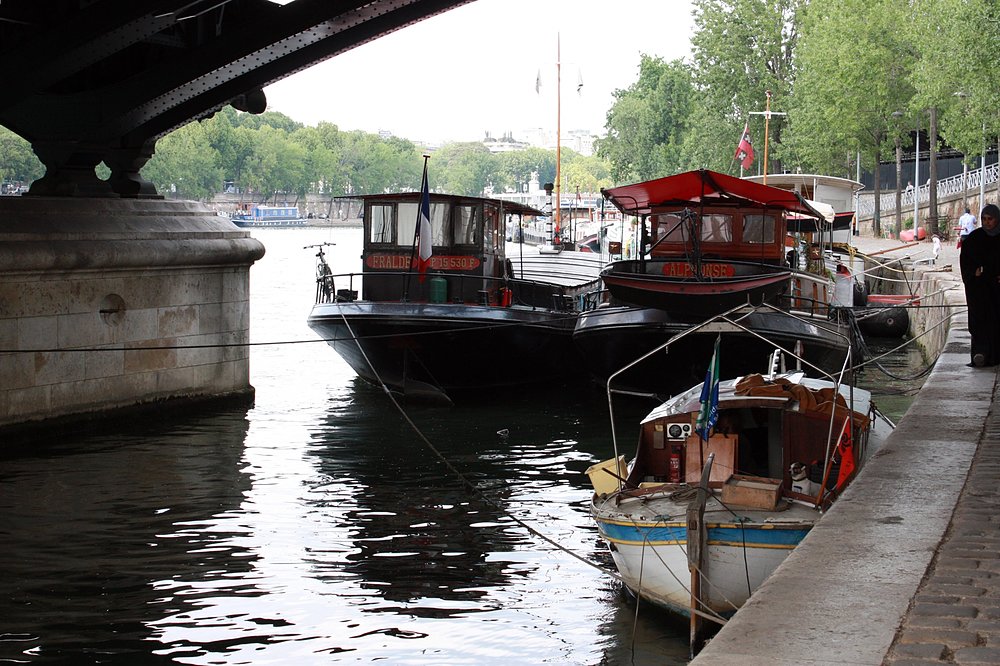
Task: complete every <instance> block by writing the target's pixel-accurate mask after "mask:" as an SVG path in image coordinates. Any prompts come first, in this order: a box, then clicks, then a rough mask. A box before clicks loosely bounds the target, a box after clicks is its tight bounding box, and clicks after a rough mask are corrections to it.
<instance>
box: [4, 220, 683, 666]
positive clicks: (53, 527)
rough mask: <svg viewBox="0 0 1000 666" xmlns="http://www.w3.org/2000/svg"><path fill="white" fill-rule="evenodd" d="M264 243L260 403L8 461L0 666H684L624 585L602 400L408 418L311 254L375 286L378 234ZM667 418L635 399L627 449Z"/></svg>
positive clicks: (560, 395) (589, 395)
mask: <svg viewBox="0 0 1000 666" xmlns="http://www.w3.org/2000/svg"><path fill="white" fill-rule="evenodd" d="M253 235H254V236H255V237H257V238H258V239H260V240H261V241H262V242H263V243H264V244H265V245H266V247H267V254H266V255H265V256H264V258H263V259H262V260H261V261H259V262H258V263H257V264H256V265H255V266H254V267H253V268H252V270H251V310H252V314H251V321H252V323H251V340H252V342H253V343H254V344H255V346H254V347H253V348H252V350H251V382H252V384H253V385H254V387H255V388H256V398H255V401H254V403H253V405H252V406H217V407H213V408H205V409H187V410H182V411H180V412H178V411H176V410H172V411H169V412H165V413H164V414H163V415H161V416H159V417H153V418H151V417H144V418H142V419H133V420H120V419H117V420H103V421H101V422H99V423H96V424H92V425H88V426H86V427H83V426H81V427H79V428H77V429H75V430H74V431H72V432H61V433H58V434H56V433H53V434H51V435H46V436H43V437H38V438H36V441H35V442H33V443H32V445H31V446H30V447H29V448H27V449H23V448H22V449H19V450H18V451H17V452H16V453H14V454H7V455H5V456H4V458H3V459H0V567H2V570H3V572H4V573H3V576H2V578H0V662H4V663H26V664H54V663H60V664H61V663H67V664H129V665H131V664H328V663H359V662H360V663H367V662H374V661H381V662H385V663H390V664H538V663H543V662H552V663H559V664H564V663H565V664H621V663H628V664H635V665H643V664H683V663H685V662H686V661H687V657H688V647H687V627H686V626H685V625H684V624H683V623H678V622H676V621H675V620H673V619H672V618H670V617H669V616H667V615H665V614H663V613H661V612H659V611H657V610H656V609H653V608H650V607H648V606H647V605H642V606H640V607H638V609H637V607H636V605H635V603H634V602H633V601H631V600H630V599H629V598H628V596H627V595H626V594H625V593H624V592H623V591H622V589H621V586H620V584H619V583H617V582H616V581H615V580H614V579H613V578H612V577H611V576H609V575H607V574H606V573H605V572H604V570H612V569H613V564H612V562H611V560H610V557H609V556H608V554H607V551H606V548H605V547H604V546H602V545H601V543H600V542H599V540H598V538H597V535H596V531H595V529H594V528H593V526H592V523H591V521H590V518H589V516H588V513H587V509H586V506H587V503H588V500H589V497H590V494H591V492H592V491H591V488H590V484H589V482H588V479H587V477H586V474H585V473H584V471H585V470H586V469H587V468H588V467H589V466H590V465H592V464H593V463H595V462H597V461H600V460H604V459H607V458H610V457H612V447H611V438H610V425H609V423H608V420H607V416H606V414H607V404H606V399H605V397H604V396H603V394H602V393H601V392H600V391H598V390H595V389H592V388H588V387H573V388H569V387H551V388H548V389H543V390H537V389H536V390H524V391H518V392H514V393H512V394H510V395H502V396H501V395H487V396H473V397H472V399H471V400H466V401H463V402H462V403H460V404H459V405H458V406H456V407H451V408H441V407H430V406H413V405H410V406H406V407H405V409H406V411H405V414H404V413H402V412H400V411H398V410H397V409H396V408H395V406H394V405H393V403H392V402H391V401H390V400H389V399H388V398H387V396H385V395H384V394H382V392H381V391H379V390H377V389H375V388H373V387H371V386H368V385H366V384H364V383H362V382H360V381H359V380H357V379H356V378H355V377H354V375H353V373H352V371H351V370H350V368H348V366H347V365H346V364H345V363H344V362H343V361H341V360H340V358H339V357H338V356H337V355H336V354H335V353H334V352H333V350H332V349H330V348H329V347H327V346H326V345H325V344H324V343H322V342H317V341H316V336H315V334H314V333H313V332H312V331H311V330H310V329H309V328H308V327H307V326H306V324H305V319H306V316H307V314H308V312H309V309H310V307H311V305H312V300H313V286H314V283H313V275H314V263H313V262H314V259H313V257H314V254H315V250H314V249H311V250H307V249H303V248H304V246H306V245H311V244H315V243H320V242H334V243H336V245H335V246H334V247H332V248H328V249H327V255H328V258H329V259H330V262H331V265H332V267H333V270H334V272H335V273H339V272H346V271H349V270H356V269H358V268H359V266H360V258H359V256H360V240H361V232H360V229H356V228H347V229H342V228H337V229H316V228H310V229H277V230H276V229H263V230H254V231H253ZM483 353H484V361H485V360H490V361H493V360H496V355H498V354H499V355H500V356H501V359H500V360H501V362H502V350H483ZM487 354H489V355H493V357H492V358H491V359H487V358H486V355H487ZM475 370H476V369H475V368H470V371H475ZM651 407H652V404H634V403H633V404H625V405H622V406H618V405H617V404H616V411H617V413H618V414H619V419H620V420H619V423H620V424H621V425H620V426H619V428H618V430H617V432H618V437H619V442H622V443H624V444H623V449H624V450H623V451H622V453H625V454H626V455H631V453H632V451H631V446H632V445H634V442H635V439H634V437H635V433H636V431H635V427H636V425H637V422H638V421H637V420H638V418H639V417H640V416H642V415H643V414H644V413H645V412H646V411H648V409H649V408H651ZM504 431H505V432H504ZM442 459H444V460H446V461H447V463H445V462H442ZM539 534H540V535H542V536H539ZM543 537H544V538H543Z"/></svg>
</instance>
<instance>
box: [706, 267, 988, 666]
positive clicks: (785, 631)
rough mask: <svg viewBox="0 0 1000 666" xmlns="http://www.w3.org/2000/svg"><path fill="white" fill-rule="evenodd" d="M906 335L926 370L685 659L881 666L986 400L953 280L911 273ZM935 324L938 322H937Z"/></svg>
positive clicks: (927, 561)
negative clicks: (830, 499) (835, 488)
mask: <svg viewBox="0 0 1000 666" xmlns="http://www.w3.org/2000/svg"><path fill="white" fill-rule="evenodd" d="M912 278H913V280H914V281H921V285H922V288H923V292H922V293H923V295H924V300H922V303H926V304H927V305H930V306H932V307H928V308H926V309H921V310H916V311H912V314H911V326H912V327H913V332H914V334H918V333H920V332H925V331H929V332H928V333H927V335H925V336H924V337H923V338H921V340H922V344H923V346H924V348H925V350H926V352H927V354H928V355H929V356H930V357H931V358H933V357H934V356H933V355H934V354H935V353H937V352H940V356H938V359H937V362H936V364H935V366H934V369H933V370H932V371H931V374H930V376H929V377H928V379H927V381H926V382H925V383H924V385H923V387H922V389H921V390H920V392H919V393H918V394H917V396H916V397H915V399H914V401H913V403H912V404H911V405H910V408H909V409H908V410H907V412H906V414H904V416H903V417H902V418H901V419H900V422H899V423H898V424H897V427H896V430H895V431H894V432H893V433H892V435H890V437H889V438H888V440H887V441H886V442H885V444H884V445H883V446H882V447H881V448H880V449H879V450H878V451H876V452H874V453H873V454H872V456H871V458H870V459H869V461H868V462H867V463H866V465H865V467H864V468H863V469H862V471H861V473H860V474H859V476H858V478H857V479H856V480H855V482H854V483H852V484H851V486H850V487H849V488H848V489H847V491H846V492H845V493H844V495H843V496H842V497H841V498H840V499H839V500H838V501H837V503H836V504H835V505H834V506H833V507H832V508H831V509H830V511H829V512H828V513H827V515H826V516H824V518H823V520H822V521H820V522H819V523H818V524H817V526H816V527H815V528H813V530H812V531H811V532H810V533H809V535H808V536H807V537H806V539H805V540H803V542H802V543H801V544H800V545H799V546H798V547H797V548H796V549H795V550H794V551H792V553H791V554H790V555H789V556H788V558H787V559H786V560H785V561H784V562H783V563H782V564H781V566H779V567H778V569H777V570H776V571H775V573H774V574H773V575H772V576H771V577H770V578H768V580H767V581H765V583H764V584H763V585H762V586H761V587H760V588H759V589H758V590H757V591H756V592H755V593H754V594H753V595H752V596H751V598H750V599H749V600H748V601H747V603H746V604H745V605H744V606H743V607H742V608H741V609H740V610H739V611H738V612H737V613H736V615H735V616H734V617H733V618H732V619H731V620H730V621H729V622H728V623H727V624H726V626H724V627H723V628H722V629H721V630H720V631H719V633H718V634H717V635H716V636H715V637H713V638H712V639H711V640H710V641H709V643H708V645H707V646H706V647H705V648H704V649H703V650H702V651H701V653H700V654H699V655H698V656H697V657H696V658H695V659H694V660H693V661H692V662H691V663H692V664H694V665H695V666H709V665H711V666H746V664H763V663H771V664H816V665H819V664H829V665H833V664H871V665H872V666H876V665H878V664H882V663H883V662H884V660H885V659H886V656H887V655H888V654H889V653H890V650H891V649H892V648H893V643H894V641H895V640H896V636H897V632H898V631H899V630H900V628H901V627H902V626H905V625H906V622H907V620H906V618H907V613H908V612H909V610H910V607H911V603H912V600H913V599H914V597H915V596H916V594H917V590H918V588H919V586H920V583H921V582H922V580H923V579H924V576H925V575H926V573H927V571H928V570H929V568H930V566H931V564H932V561H933V558H934V556H935V553H936V549H937V547H938V546H939V544H940V543H941V541H942V539H943V538H944V536H945V533H946V531H947V530H948V527H949V524H950V520H951V516H952V514H953V512H954V509H955V505H956V503H957V501H958V498H959V496H960V494H961V491H962V488H963V487H964V484H965V480H966V478H967V476H968V472H969V468H970V466H971V464H972V459H973V456H974V455H975V452H976V449H977V447H978V443H979V438H980V436H981V433H982V428H983V423H984V422H985V419H986V416H987V414H988V413H989V410H990V407H991V404H992V400H991V398H992V393H993V385H994V382H995V379H996V373H995V372H993V369H991V368H983V369H979V370H973V369H971V368H968V367H966V363H968V361H969V334H968V323H967V318H966V315H965V312H964V309H965V294H964V291H963V290H962V288H961V281H960V279H959V278H958V276H957V275H954V274H952V273H950V272H948V271H946V270H945V269H944V267H942V268H941V270H937V269H936V268H935V267H934V266H927V267H921V268H917V269H916V270H915V271H914V273H913V274H912ZM942 322H943V323H942Z"/></svg>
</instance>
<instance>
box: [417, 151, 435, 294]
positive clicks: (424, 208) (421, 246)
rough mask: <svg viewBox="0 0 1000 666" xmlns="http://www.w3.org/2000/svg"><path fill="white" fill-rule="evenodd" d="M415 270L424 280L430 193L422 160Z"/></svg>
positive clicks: (428, 246) (428, 250)
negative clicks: (422, 174) (422, 169)
mask: <svg viewBox="0 0 1000 666" xmlns="http://www.w3.org/2000/svg"><path fill="white" fill-rule="evenodd" d="M417 239H418V240H417V270H418V271H419V273H420V274H419V278H418V279H419V280H420V281H421V282H423V281H424V277H426V274H427V267H428V266H429V265H430V263H431V253H432V252H433V249H432V246H431V193H430V187H429V186H428V184H427V161H426V160H425V161H424V177H423V183H422V184H421V186H420V226H419V228H418V231H417Z"/></svg>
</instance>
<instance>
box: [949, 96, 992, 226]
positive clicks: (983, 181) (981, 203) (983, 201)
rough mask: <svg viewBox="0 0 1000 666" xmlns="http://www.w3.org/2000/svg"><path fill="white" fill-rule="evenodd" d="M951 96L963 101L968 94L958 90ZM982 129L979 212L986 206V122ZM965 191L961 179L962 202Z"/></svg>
mask: <svg viewBox="0 0 1000 666" xmlns="http://www.w3.org/2000/svg"><path fill="white" fill-rule="evenodd" d="M952 94H953V95H955V97H959V98H961V99H963V100H967V99H969V93H967V92H965V91H964V90H959V91H958V92H956V93H952ZM982 127H983V129H982V133H983V152H982V154H981V156H980V158H979V209H980V210H982V208H983V206H985V205H986V121H985V120H984V121H983V126H982ZM962 174H963V176H964V175H965V167H964V160H963V170H962ZM965 191H966V188H965V183H964V179H963V183H962V198H963V200H964V199H965Z"/></svg>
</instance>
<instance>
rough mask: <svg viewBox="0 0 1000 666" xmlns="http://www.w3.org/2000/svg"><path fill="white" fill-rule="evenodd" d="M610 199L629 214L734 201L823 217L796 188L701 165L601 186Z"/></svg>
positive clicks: (602, 192) (642, 213) (619, 208)
mask: <svg viewBox="0 0 1000 666" xmlns="http://www.w3.org/2000/svg"><path fill="white" fill-rule="evenodd" d="M601 194H603V195H604V196H605V197H606V198H607V199H608V201H610V202H611V203H612V204H614V205H615V207H616V208H617V209H618V210H620V211H621V212H622V213H624V214H626V215H648V214H650V213H651V212H652V210H653V209H654V208H660V207H667V208H670V207H674V206H676V207H683V206H696V205H699V204H707V205H711V204H712V203H717V202H734V203H738V204H749V205H753V206H766V207H768V208H780V209H782V210H785V211H788V212H793V213H799V214H801V215H808V216H810V217H817V218H821V217H822V215H820V213H819V212H818V211H817V210H815V209H814V208H813V207H812V206H810V205H809V204H808V203H806V201H805V200H804V199H802V197H800V196H799V195H798V194H796V193H795V192H791V191H789V190H782V189H779V188H777V187H768V186H767V185H761V184H759V183H754V182H752V181H749V180H743V179H742V178H736V177H734V176H727V175H726V174H724V173H718V172H715V171H708V170H707V169H699V170H698V171H688V172H687V173H679V174H677V175H676V176H667V177H666V178H658V179H656V180H647V181H646V182H644V183H636V184H634V185H622V186H621V187H612V188H611V189H607V190H601Z"/></svg>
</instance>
